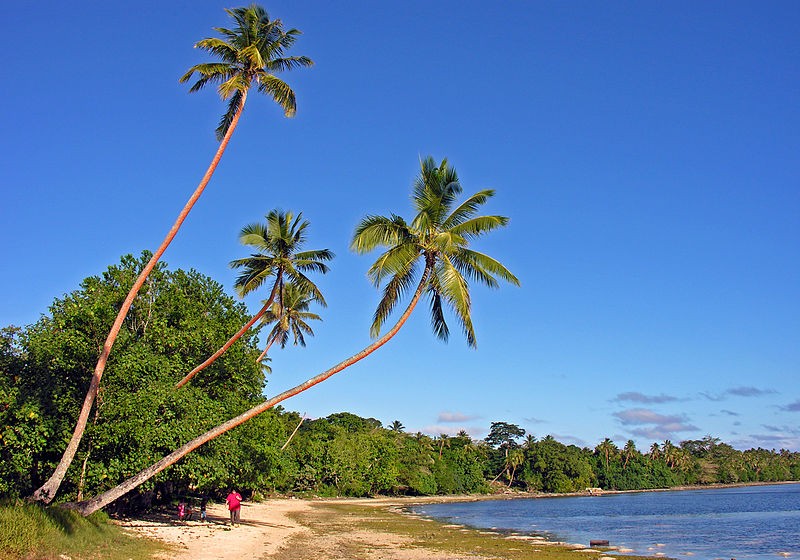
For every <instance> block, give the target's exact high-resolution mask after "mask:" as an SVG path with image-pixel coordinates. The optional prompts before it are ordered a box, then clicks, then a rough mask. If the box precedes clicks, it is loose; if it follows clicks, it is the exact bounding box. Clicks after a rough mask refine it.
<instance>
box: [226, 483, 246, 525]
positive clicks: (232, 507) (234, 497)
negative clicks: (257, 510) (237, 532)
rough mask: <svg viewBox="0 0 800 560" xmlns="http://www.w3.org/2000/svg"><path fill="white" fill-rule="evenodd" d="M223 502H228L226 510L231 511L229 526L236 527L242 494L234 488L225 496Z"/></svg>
mask: <svg viewBox="0 0 800 560" xmlns="http://www.w3.org/2000/svg"><path fill="white" fill-rule="evenodd" d="M225 503H226V504H228V510H229V511H230V512H231V526H232V527H237V526H238V525H239V519H240V515H239V514H240V512H241V510H242V495H241V494H239V492H237V491H236V490H231V493H230V494H228V497H227V498H225Z"/></svg>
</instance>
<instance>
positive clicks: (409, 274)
mask: <svg viewBox="0 0 800 560" xmlns="http://www.w3.org/2000/svg"><path fill="white" fill-rule="evenodd" d="M416 268H417V266H416V262H413V261H412V262H410V263H408V266H407V268H406V270H403V271H400V272H398V273H397V274H395V275H394V276H393V277H392V278H391V279H390V280H389V281H388V282H387V283H386V286H385V287H384V289H383V297H382V298H381V301H380V302H378V307H377V308H376V309H375V313H374V314H373V316H372V326H371V327H370V335H371V336H373V337H377V336H378V335H379V334H380V332H381V327H382V326H383V324H384V323H385V322H386V319H388V318H389V315H391V313H392V310H393V309H394V308H395V306H396V305H397V304H398V303H399V301H400V300H401V299H402V297H403V296H404V295H405V294H406V293H408V291H409V290H410V289H411V288H412V287H413V286H414V278H415V276H416V274H415V273H416Z"/></svg>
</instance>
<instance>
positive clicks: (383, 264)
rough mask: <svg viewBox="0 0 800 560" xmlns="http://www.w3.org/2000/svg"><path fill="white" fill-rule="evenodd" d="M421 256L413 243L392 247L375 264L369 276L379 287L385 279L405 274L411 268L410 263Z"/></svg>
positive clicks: (368, 273)
mask: <svg viewBox="0 0 800 560" xmlns="http://www.w3.org/2000/svg"><path fill="white" fill-rule="evenodd" d="M419 255H420V248H419V247H418V246H417V245H415V244H413V243H403V244H401V245H397V246H395V247H392V248H391V249H389V250H388V251H386V252H385V253H383V254H382V255H381V256H380V257H379V258H378V260H376V261H375V262H374V263H373V265H372V266H371V267H370V268H369V270H368V271H367V276H369V278H370V280H371V281H372V284H373V285H374V286H375V287H378V286H380V285H381V283H382V282H383V280H384V279H385V278H387V277H389V276H394V275H396V274H404V273H405V272H406V271H407V270H408V268H409V263H412V262H414V261H416V260H417V258H418V257H419Z"/></svg>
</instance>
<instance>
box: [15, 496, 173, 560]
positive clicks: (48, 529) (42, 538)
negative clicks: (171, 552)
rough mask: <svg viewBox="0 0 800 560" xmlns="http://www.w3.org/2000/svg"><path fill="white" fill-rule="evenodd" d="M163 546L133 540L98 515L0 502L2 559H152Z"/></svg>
mask: <svg viewBox="0 0 800 560" xmlns="http://www.w3.org/2000/svg"><path fill="white" fill-rule="evenodd" d="M163 549H164V547H163V545H161V544H160V543H157V542H156V541H153V540H148V539H143V538H138V537H133V536H131V535H128V534H126V533H125V532H124V531H123V530H122V529H121V528H120V527H118V526H116V525H114V524H112V523H110V522H109V519H108V516H107V515H105V514H104V513H102V512H98V513H96V514H93V515H91V516H89V517H88V518H84V517H82V516H81V515H79V514H78V513H76V512H74V511H67V510H64V509H61V508H58V507H42V506H40V505H37V504H29V503H27V502H23V501H16V502H4V503H0V558H3V559H8V560H51V559H53V560H57V559H58V558H59V557H62V558H63V556H68V557H69V558H72V559H73V560H129V559H130V560H149V559H150V558H152V557H153V555H154V554H155V552H157V551H159V550H163Z"/></svg>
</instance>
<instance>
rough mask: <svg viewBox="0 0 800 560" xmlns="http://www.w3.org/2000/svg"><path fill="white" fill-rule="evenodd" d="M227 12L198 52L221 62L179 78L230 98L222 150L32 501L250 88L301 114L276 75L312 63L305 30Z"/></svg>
mask: <svg viewBox="0 0 800 560" xmlns="http://www.w3.org/2000/svg"><path fill="white" fill-rule="evenodd" d="M226 11H227V12H228V15H230V16H231V18H232V19H233V20H234V23H235V24H236V25H235V27H233V28H232V29H226V28H222V27H220V28H216V30H217V31H218V32H219V33H220V34H221V35H222V36H223V38H221V39H219V38H209V39H203V40H202V41H199V42H198V43H196V44H195V48H199V49H203V50H205V51H208V52H209V53H211V54H212V55H214V56H216V57H217V58H218V59H219V61H218V62H211V63H206V64H198V65H196V66H193V67H192V68H190V69H189V71H188V72H187V73H186V74H184V75H183V76H182V77H181V78H180V81H181V82H186V81H189V80H190V79H191V78H192V76H193V75H194V74H197V75H198V76H199V78H198V80H197V81H196V82H195V83H194V85H192V87H191V88H190V90H189V91H190V92H195V91H199V90H201V89H203V88H204V87H205V86H206V85H208V84H218V91H219V94H220V96H221V97H222V98H223V99H224V100H229V102H228V110H227V111H226V112H225V114H224V115H223V116H222V119H221V120H220V124H219V127H217V130H216V134H217V139H218V140H219V141H220V143H219V147H218V148H217V151H216V153H215V154H214V157H213V158H212V160H211V164H210V165H209V166H208V169H207V170H206V172H205V174H204V175H203V178H202V179H201V180H200V184H199V185H198V186H197V188H196V189H195V191H194V192H193V193H192V195H191V197H190V198H189V200H188V202H187V203H186V204H185V205H184V207H183V209H182V210H181V211H180V213H179V214H178V218H177V219H176V220H175V223H174V224H173V225H172V228H170V230H169V232H167V236H166V237H165V238H164V241H162V242H161V245H160V246H159V247H158V249H157V250H156V251H155V253H153V256H152V258H151V259H150V261H149V262H148V263H147V265H145V267H144V268H143V269H142V271H141V273H140V274H139V277H138V278H137V279H136V281H135V282H134V284H133V286H132V287H131V289H130V292H128V295H127V297H126V298H125V301H124V302H123V304H122V307H121V308H120V310H119V313H118V314H117V317H116V319H115V320H114V323H113V324H112V326H111V330H110V331H109V333H108V336H107V338H106V341H105V343H104V344H103V349H102V350H101V352H100V356H99V358H98V360H97V365H96V366H95V369H94V373H93V374H92V379H91V382H90V384H89V389H88V391H87V392H86V397H85V399H84V401H83V405H82V407H81V411H80V414H79V415H78V420H77V422H76V424H75V430H74V432H73V434H72V438H71V439H70V442H69V444H68V445H67V448H66V449H65V450H64V454H63V455H62V457H61V460H60V462H59V464H58V466H57V467H56V469H55V472H54V473H53V475H52V476H51V477H50V478H49V479H48V480H47V482H45V483H44V484H43V485H42V486H41V487H40V488H38V489H37V490H36V491H35V492H34V493H33V496H32V497H31V498H32V499H33V500H36V501H42V502H45V503H49V502H50V501H52V499H53V498H54V497H55V495H56V493H57V492H58V489H59V488H60V486H61V482H62V481H63V480H64V477H65V476H66V474H67V469H68V468H69V466H70V464H71V463H72V460H73V459H74V458H75V453H77V451H78V445H79V444H80V442H81V438H82V437H83V433H84V431H85V430H86V423H87V421H88V420H89V414H90V412H91V409H92V405H93V404H94V400H95V398H96V396H97V392H98V390H99V389H100V380H101V379H102V376H103V372H104V371H105V367H106V363H107V362H108V357H109V355H110V354H111V348H112V346H113V345H114V342H115V341H116V339H117V336H118V335H119V331H120V329H121V327H122V323H123V322H124V321H125V317H126V316H127V314H128V310H129V309H130V308H131V306H132V305H133V302H134V299H135V298H136V295H137V294H138V293H139V290H140V289H141V287H142V285H143V284H144V282H145V281H146V280H147V277H148V276H149V274H150V272H151V271H152V270H153V268H154V267H155V265H156V263H158V261H159V259H160V258H161V256H162V255H163V254H164V251H166V250H167V247H168V246H169V245H170V243H171V242H172V240H173V239H174V238H175V235H177V233H178V230H179V229H180V228H181V226H182V225H183V222H184V220H186V217H187V216H188V215H189V212H190V211H191V210H192V207H194V205H195V203H196V202H197V200H198V199H199V198H200V195H202V194H203V191H204V190H205V188H206V185H208V182H209V181H210V180H211V176H212V175H213V174H214V171H215V170H216V168H217V165H218V164H219V161H220V159H221V158H222V154H223V153H224V152H225V149H226V148H227V146H228V142H229V141H230V138H231V135H232V134H233V131H234V130H235V129H236V125H237V124H238V123H239V117H241V115H242V111H243V110H244V104H245V100H246V99H247V92H248V90H249V89H250V87H251V86H253V85H255V86H256V88H257V89H258V91H260V92H261V93H264V94H266V95H269V96H270V97H272V98H273V99H274V100H275V101H276V102H277V103H278V104H279V105H280V106H281V107H282V108H283V110H284V114H285V115H286V116H287V117H291V116H294V114H295V112H296V102H295V95H294V92H293V91H292V89H291V88H290V87H289V86H288V85H287V84H286V83H285V82H283V81H282V80H281V79H280V78H278V77H277V76H276V75H275V74H276V73H279V72H281V71H285V70H291V69H293V68H297V67H304V66H311V65H312V64H313V62H312V61H311V60H310V59H309V58H307V57H304V56H299V57H297V56H285V52H286V50H287V49H289V48H290V47H291V46H292V45H293V44H294V42H295V41H296V40H297V36H298V35H300V31H298V30H296V29H290V30H288V31H285V30H284V28H283V23H282V22H281V20H279V19H270V18H269V15H268V14H267V12H265V11H264V9H263V8H261V7H260V6H257V5H255V4H253V5H251V6H249V7H247V8H235V9H231V10H226Z"/></svg>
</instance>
